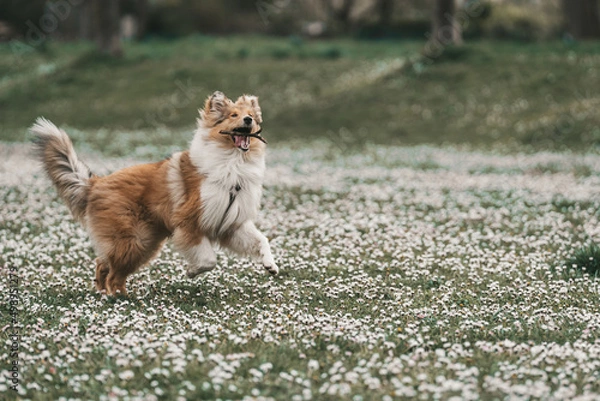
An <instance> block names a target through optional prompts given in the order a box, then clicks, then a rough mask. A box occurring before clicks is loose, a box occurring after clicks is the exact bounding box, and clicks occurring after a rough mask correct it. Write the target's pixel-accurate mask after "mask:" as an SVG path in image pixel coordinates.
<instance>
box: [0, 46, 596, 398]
mask: <svg viewBox="0 0 600 401" xmlns="http://www.w3.org/2000/svg"><path fill="white" fill-rule="evenodd" d="M204 40H205V39H203V38H192V39H187V40H183V41H179V42H175V43H171V44H169V45H168V46H167V44H160V43H159V44H139V45H130V48H129V49H128V55H127V57H126V59H124V60H120V61H111V60H105V59H96V58H93V57H91V56H90V55H89V53H87V52H88V49H87V47H86V45H80V44H70V45H56V44H50V45H49V49H47V52H48V53H41V54H38V53H32V54H29V53H27V54H23V55H19V57H20V59H21V60H23V59H26V60H28V63H25V64H21V66H27V68H26V67H22V68H16V67H15V65H16V64H15V63H16V61H15V60H13V62H12V64H11V63H10V62H9V61H6V60H7V58H1V57H0V68H2V69H3V71H4V72H5V77H6V78H5V79H3V80H2V81H0V106H1V107H0V117H1V118H2V119H1V121H2V126H1V128H0V138H1V139H2V142H0V199H1V205H2V209H1V212H0V269H1V270H0V291H1V292H2V294H3V295H4V301H3V303H2V305H1V309H0V312H1V314H0V327H2V328H3V333H4V334H3V336H2V341H1V344H2V345H1V346H0V361H1V365H0V372H1V374H0V398H2V399H19V400H20V399H23V400H70V399H82V400H88V399H100V400H186V399H197V400H212V399H219V400H248V401H250V400H293V401H300V400H340V399H344V400H345V399H349V400H356V401H359V400H386V401H387V400H397V399H415V398H417V399H436V400H454V401H456V400H479V399H486V400H505V399H510V400H513V399H514V400H534V399H543V400H565V399H572V400H595V399H598V398H599V397H600V373H599V372H600V303H599V302H598V299H599V295H600V281H599V280H598V279H597V277H596V276H597V274H598V273H597V267H598V260H600V251H599V250H598V249H597V248H594V246H593V244H597V243H600V224H599V223H600V221H599V220H600V213H599V212H598V211H599V210H600V196H599V195H600V156H599V155H598V148H597V144H598V143H600V131H597V129H598V120H597V119H598V115H597V112H594V110H596V108H595V107H596V106H595V105H597V102H598V101H599V98H598V93H597V92H593V91H591V88H593V86H592V85H593V84H594V82H597V80H598V79H600V77H598V75H597V66H598V63H599V60H600V59H599V57H600V55H599V54H600V51H599V50H600V48H599V47H598V46H597V45H594V44H582V45H580V46H575V45H568V46H567V45H564V44H558V43H553V44H518V45H515V44H512V45H509V44H503V43H500V44H496V45H490V44H489V43H488V44H486V43H475V44H472V45H469V46H468V48H467V49H462V50H456V49H449V51H448V54H447V55H446V57H445V58H443V59H441V60H438V62H436V63H435V64H433V65H419V64H418V62H415V60H416V59H413V57H414V54H415V53H418V51H419V46H422V44H419V43H417V42H414V43H413V42H409V43H405V44H404V45H402V48H401V49H400V53H395V52H396V48H395V47H396V46H397V47H400V44H398V43H391V42H390V43H379V42H377V43H374V44H369V43H361V42H358V43H354V42H352V43H350V42H344V41H331V42H319V43H304V44H303V43H296V42H294V41H291V40H288V39H277V40H275V39H256V40H258V41H262V42H260V44H261V46H259V47H258V49H259V50H254V48H252V50H248V49H246V50H243V49H244V47H243V43H244V41H243V40H242V39H240V38H232V39H228V40H222V41H217V44H211V45H210V47H209V50H210V51H207V50H206V49H204V51H202V52H201V51H197V53H194V49H196V46H197V45H198V43H199V42H202V41H204ZM152 45H154V46H155V48H154V50H151V47H152ZM207 46H208V45H207ZM219 46H222V47H219ZM392 46H394V48H392ZM185 49H187V50H188V52H187V53H186V54H190V53H191V54H195V55H196V56H195V57H196V58H194V57H190V58H189V59H187V60H186V58H185V57H183V56H181V53H183V51H182V50H185ZM240 49H242V50H240ZM2 51H4V52H5V54H8V55H10V57H17V56H15V55H14V54H13V53H11V50H10V49H9V48H2V49H0V52H2ZM161 52H164V53H161ZM255 52H257V53H255ZM174 54H179V56H177V58H175V59H173V57H175V56H174ZM523 57H524V58H525V60H528V61H531V64H529V63H526V62H523V63H521V64H517V62H518V60H520V59H522V58H523ZM58 63H64V64H61V65H59V64H58ZM49 65H54V67H49ZM157 66H158V67H157ZM240 66H241V68H240ZM307 66H310V67H311V68H307ZM542 66H545V68H546V69H542ZM159 67H160V68H159ZM248 68H249V69H250V70H251V71H252V74H250V75H248V74H247V69H248ZM207 71H212V73H211V74H212V75H209V76H208V77H205V78H202V77H203V76H204V75H202V74H205V73H206V72H207ZM574 72H577V74H575V73H574ZM102 74H109V75H102ZM223 75H226V76H227V78H223ZM550 75H552V76H550ZM503 76H504V77H505V78H501V77H503ZM187 79H189V80H190V81H187ZM502 79H505V80H502ZM511 80H513V81H511ZM178 82H181V83H187V82H192V84H189V85H188V84H185V85H182V87H181V88H178V86H177V85H178ZM507 82H513V83H514V86H510V85H508V84H507ZM215 86H217V87H216V88H215ZM208 88H209V89H208ZM486 88H487V89H486ZM214 89H223V90H224V91H225V92H226V93H228V92H233V93H241V92H245V91H248V92H257V89H260V92H259V93H256V94H258V95H259V96H261V102H262V107H263V111H264V116H265V120H266V121H265V124H264V128H265V130H264V136H265V137H266V138H267V139H268V140H269V152H268V157H267V166H268V168H267V176H266V180H265V192H264V196H263V208H262V210H261V213H260V217H259V221H258V222H257V225H258V226H259V227H260V228H261V230H262V231H263V232H264V233H265V234H266V235H267V236H268V237H269V238H270V240H271V243H272V248H273V251H274V254H275V258H276V261H277V262H278V264H279V266H280V270H281V272H280V275H279V276H276V277H270V276H269V275H267V274H265V273H264V272H263V271H262V269H261V268H260V267H259V266H258V265H256V264H254V263H253V262H252V261H250V260H247V259H243V258H242V259H240V258H237V257H230V256H229V255H227V254H224V253H221V252H220V253H219V266H218V268H217V269H215V270H213V271H212V272H209V273H206V274H204V275H202V276H200V277H198V278H196V279H194V280H190V279H188V278H186V276H185V261H184V260H183V258H182V257H181V256H180V255H179V254H178V253H177V252H175V251H174V250H173V249H172V248H171V247H170V246H167V247H165V248H164V250H163V251H162V252H161V254H160V255H159V257H158V258H157V259H156V260H155V261H153V262H152V263H151V265H149V266H147V267H146V268H144V269H142V270H141V271H140V272H139V273H137V274H135V275H134V276H133V277H132V279H131V280H130V283H129V285H128V289H129V291H130V295H129V297H127V298H113V297H106V296H104V295H100V294H97V293H95V291H94V290H93V285H92V279H93V273H94V270H93V258H94V255H93V251H92V249H91V246H90V242H89V239H88V237H87V235H86V233H85V231H84V230H83V229H82V228H81V227H80V226H79V225H78V224H77V223H76V222H75V221H74V220H73V219H72V218H71V217H70V215H69V213H68V211H67V209H66V207H65V206H64V205H63V203H62V202H61V201H60V200H59V199H58V198H57V196H56V192H55V190H54V189H53V188H52V187H51V185H50V183H49V182H48V180H47V179H46V178H45V177H44V176H43V174H42V173H41V171H40V168H39V166H38V165H37V164H36V162H35V161H34V160H33V159H32V158H31V154H30V147H29V144H27V143H26V140H27V139H28V135H27V133H26V127H27V126H28V125H30V124H31V122H32V121H33V118H34V117H36V116H37V115H40V114H43V115H45V116H46V117H48V118H51V119H53V120H55V121H56V122H57V123H59V124H64V123H68V124H69V127H68V128H67V129H68V131H69V133H70V134H71V135H72V136H73V138H74V142H75V144H76V148H77V150H78V152H79V154H80V157H81V159H83V160H84V161H85V162H86V163H87V164H88V165H89V166H90V167H91V169H92V170H93V171H94V172H96V173H98V174H106V173H109V172H111V171H115V170H116V169H119V168H122V167H125V166H129V165H132V164H134V163H139V162H144V161H149V160H157V159H160V158H162V157H164V156H165V155H166V154H168V153H169V152H172V151H173V150H175V149H181V148H183V147H185V146H186V143H188V142H189V140H191V135H192V133H191V130H192V124H193V119H194V118H195V109H196V108H197V107H198V106H199V103H201V101H202V100H203V99H204V97H205V96H206V95H208V93H210V92H211V91H212V90H214ZM548 95H550V96H551V97H548ZM120 96H121V97H120ZM519 99H520V100H519ZM28 102H29V103H28ZM544 102H545V103H544ZM26 104H28V106H27V107H25V105H26ZM458 104H461V105H462V109H461V108H460V107H459V106H458ZM359 111H360V112H359ZM402 132H403V133H404V134H402ZM576 257H578V258H576ZM14 274H16V275H17V276H18V283H15V281H14V280H12V278H13V277H14ZM11 294H18V295H17V297H16V298H15V297H12V296H11ZM14 299H17V300H18V313H17V314H16V315H14V316H13V315H11V313H12V312H13V311H14V310H15V309H14V308H13V307H11V303H10V301H11V300H14ZM15 328H16V329H18V330H19V334H20V339H19V341H18V366H19V374H18V379H19V385H18V386H17V389H18V391H16V392H15V391H14V390H12V388H11V387H12V386H13V383H12V382H11V379H12V377H13V376H12V373H11V369H12V366H14V365H12V364H13V363H14V360H15V358H13V356H12V355H11V348H12V347H13V343H14V341H13V339H12V338H11V337H10V336H9V334H8V333H10V332H11V330H14V329H15Z"/></svg>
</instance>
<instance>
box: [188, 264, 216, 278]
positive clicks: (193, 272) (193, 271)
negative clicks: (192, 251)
mask: <svg viewBox="0 0 600 401" xmlns="http://www.w3.org/2000/svg"><path fill="white" fill-rule="evenodd" d="M216 265H217V264H216V263H215V264H214V265H206V266H189V267H188V268H187V270H186V275H187V276H188V278H194V277H197V276H199V275H200V274H202V273H206V272H209V271H211V270H212V269H214V268H215V267H216Z"/></svg>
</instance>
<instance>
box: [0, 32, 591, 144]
mask: <svg viewBox="0 0 600 401" xmlns="http://www.w3.org/2000/svg"><path fill="white" fill-rule="evenodd" d="M422 48H423V42H418V41H412V42H411V41H408V42H406V41H405V42H393V41H380V42H356V41H349V40H332V41H318V42H310V41H302V40H299V39H271V38H262V37H250V38H247V37H232V38H208V37H192V38H189V39H185V40H179V41H174V42H165V41H158V40H155V41H148V42H145V43H142V44H130V45H128V46H127V47H126V57H125V58H124V59H122V60H117V61H115V60H106V59H102V58H99V57H97V56H93V55H91V54H90V48H89V46H86V45H81V44H60V45H58V44H52V43H51V44H48V45H47V46H46V51H45V52H27V51H25V50H23V49H22V48H20V47H15V46H14V45H13V46H11V45H8V44H4V45H0V76H2V80H1V81H0V121H1V122H2V123H1V124H0V138H3V139H8V140H13V141H14V140H17V141H19V140H23V138H24V137H25V136H26V133H25V130H24V128H25V127H27V126H29V125H31V123H32V121H33V120H34V119H35V118H36V117H37V116H39V115H44V116H46V117H48V118H50V119H52V120H53V121H56V122H57V123H58V124H61V125H63V124H68V125H70V126H72V127H75V128H78V129H87V130H98V129H102V130H103V132H102V133H100V136H102V135H104V136H106V135H110V133H111V132H112V131H118V132H123V131H134V132H136V136H135V137H136V138H139V137H140V136H146V135H148V134H147V132H148V129H151V130H153V131H159V132H162V131H164V130H165V129H167V130H168V131H170V132H172V130H173V129H174V128H178V129H191V127H193V124H194V121H195V118H196V115H197V112H196V110H197V109H198V107H199V106H200V105H201V103H202V101H203V100H204V99H205V98H206V97H207V96H208V94H210V93H212V92H213V91H215V90H217V89H218V90H222V91H224V92H225V93H226V94H229V95H230V96H238V95H239V94H241V93H244V92H250V93H253V94H256V95H258V96H259V97H260V98H261V103H262V106H263V107H264V109H265V119H266V121H267V124H266V125H265V129H268V130H269V131H270V135H271V137H272V138H274V139H276V140H279V141H281V140H289V139H292V138H293V139H298V138H302V139H303V140H304V139H306V138H311V139H314V138H322V137H324V136H327V137H330V138H346V137H348V138H352V140H353V141H354V142H358V143H363V142H366V141H375V142H377V143H380V144H391V143H393V144H404V145H406V144H409V145H414V144H441V143H449V144H464V143H468V144H471V145H476V146H486V147H487V146H490V145H492V146H494V147H497V146H503V147H508V148H510V149H518V150H520V151H523V150H526V149H533V150H539V149H549V148H550V149H564V148H570V149H579V150H586V149H589V148H590V147H597V146H598V144H600V128H599V127H600V117H599V116H598V113H597V110H598V108H599V107H600V97H599V94H598V93H599V92H598V91H597V90H596V88H599V87H600V75H599V74H598V65H599V64H600V44H598V43H595V42H590V43H580V44H571V45H567V44H563V43H529V44H515V43H502V42H500V43H494V42H475V43H471V44H468V45H467V46H465V47H463V48H459V49H453V48H447V49H445V51H444V52H443V53H442V56H441V57H440V58H439V59H437V60H436V62H435V63H433V64H430V63H428V62H423V61H422V60H421V61H418V60H419V54H420V52H421V50H422ZM25 49H26V48H25ZM142 129H143V130H144V134H142V133H140V132H137V131H140V130H142ZM158 135H159V136H160V134H158ZM165 136H166V138H165ZM91 139H92V140H86V141H85V143H86V144H88V145H89V144H91V145H92V146H96V148H97V149H98V150H101V151H103V152H104V153H107V152H112V153H113V154H115V155H118V154H119V153H122V152H124V151H129V147H123V146H115V147H114V148H110V149H107V148H106V147H105V146H103V145H104V142H102V141H98V142H96V141H94V140H93V138H91ZM162 141H163V142H164V143H170V144H172V143H173V138H170V137H168V136H167V135H162ZM153 142H157V141H154V140H153ZM183 143H184V141H183V140H182V139H178V140H177V144H183ZM136 144H137V143H136Z"/></svg>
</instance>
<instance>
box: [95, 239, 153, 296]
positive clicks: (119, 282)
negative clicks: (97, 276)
mask: <svg viewBox="0 0 600 401" xmlns="http://www.w3.org/2000/svg"><path fill="white" fill-rule="evenodd" d="M163 243H164V239H163V238H160V237H153V238H152V237H146V238H140V237H130V238H127V239H125V238H120V239H119V240H118V241H114V243H113V247H112V249H111V250H110V251H109V252H108V254H107V256H106V259H107V261H108V265H109V271H108V274H107V276H106V291H107V293H108V294H109V295H127V289H126V288H125V285H126V281H127V277H129V276H130V275H131V274H133V273H135V272H136V271H137V270H138V269H139V268H140V267H142V266H143V265H145V264H146V263H148V261H150V260H151V259H152V258H154V256H155V255H156V254H157V253H158V251H159V250H160V248H161V247H162V244H163Z"/></svg>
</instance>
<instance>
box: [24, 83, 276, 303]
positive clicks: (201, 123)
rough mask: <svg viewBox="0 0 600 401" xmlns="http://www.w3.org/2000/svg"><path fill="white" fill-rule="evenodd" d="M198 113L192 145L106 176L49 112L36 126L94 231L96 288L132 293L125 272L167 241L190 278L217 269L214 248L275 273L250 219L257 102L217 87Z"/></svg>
mask: <svg viewBox="0 0 600 401" xmlns="http://www.w3.org/2000/svg"><path fill="white" fill-rule="evenodd" d="M200 117H201V118H200V119H199V120H198V129H197V131H196V134H195V136H194V140H193V141H192V145H191V148H190V150H188V151H185V152H180V153H176V154H174V155H173V156H172V157H171V158H169V159H167V160H163V161H160V162H156V163H151V164H141V165H137V166H133V167H129V168H125V169H123V170H119V171H117V172H115V173H113V174H110V175H108V176H104V177H100V176H97V175H94V174H93V173H92V172H91V171H90V170H89V168H88V167H87V166H86V165H85V164H83V163H82V162H80V161H79V159H78V158H77V155H76V154H75V151H74V150H73V145H72V143H71V140H70V139H69V137H68V136H67V134H66V133H65V132H64V131H63V130H60V129H58V128H57V127H56V126H55V125H54V124H52V123H51V122H49V121H48V120H46V119H43V118H39V119H38V120H37V121H36V123H35V124H34V125H33V126H32V128H31V131H32V133H33V134H34V135H35V136H36V143H35V146H36V149H37V152H38V154H39V156H40V158H41V160H42V163H43V166H44V168H45V170H46V172H47V173H48V176H49V177H50V179H51V180H52V182H53V183H54V184H55V186H56V188H57V190H58V193H59V195H60V196H61V198H62V199H63V200H64V201H65V203H66V204H67V206H68V207H69V209H70V210H71V212H72V214H73V216H74V217H76V218H77V219H78V220H79V221H80V222H81V223H82V224H83V225H84V226H85V227H86V229H87V231H88V232H89V234H90V238H91V240H92V243H93V246H94V248H95V251H96V253H97V255H98V258H97V259H96V278H95V285H96V288H97V289H98V291H102V292H106V293H108V294H111V295H115V294H119V293H120V294H123V295H124V294H126V293H127V291H126V288H125V284H126V280H127V278H128V277H129V276H130V275H131V274H132V273H134V272H135V271H137V270H138V269H139V268H140V267H141V266H143V265H144V264H146V263H148V262H149V261H150V260H151V259H152V258H153V257H154V256H155V255H156V254H157V252H158V251H159V250H160V249H161V247H162V245H163V244H164V242H165V240H166V239H167V238H169V237H171V238H172V239H173V243H174V245H175V247H176V248H177V249H178V250H179V251H180V252H181V253H182V254H183V255H184V257H185V258H186V259H187V261H188V268H187V275H188V276H189V277H195V276H196V275H198V274H200V273H201V272H204V271H208V270H211V269H213V268H214V267H215V266H216V263H217V262H216V255H215V252H214V249H213V248H214V246H223V247H226V248H228V249H230V250H232V251H234V252H236V253H238V254H242V255H249V256H253V257H256V258H260V259H261V261H262V263H263V265H264V267H265V269H266V270H267V271H268V272H269V273H271V274H277V272H278V268H277V265H276V264H275V262H274V260H273V256H272V255H271V250H270V246H269V243H268V241H267V239H266V237H265V236H264V235H262V234H261V233H260V232H259V231H258V230H257V229H256V227H255V225H254V223H253V220H254V219H255V218H256V215H257V212H258V207H259V204H260V197H261V193H262V179H263V174H264V166H265V165H264V154H265V145H264V144H263V143H262V142H261V141H260V140H259V139H257V138H255V137H248V136H245V135H244V133H245V134H250V133H256V132H257V131H260V124H261V123H262V113H261V109H260V106H259V104H258V99H257V98H256V97H255V96H248V95H244V96H241V97H240V98H238V99H237V100H236V101H235V102H233V101H232V100H230V99H228V98H227V97H226V96H225V95H223V93H221V92H215V93H214V94H213V95H211V96H210V97H209V98H208V99H207V100H206V104H205V107H204V109H203V110H201V111H200ZM221 131H235V132H239V133H240V135H233V136H228V135H223V134H222V133H221Z"/></svg>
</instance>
